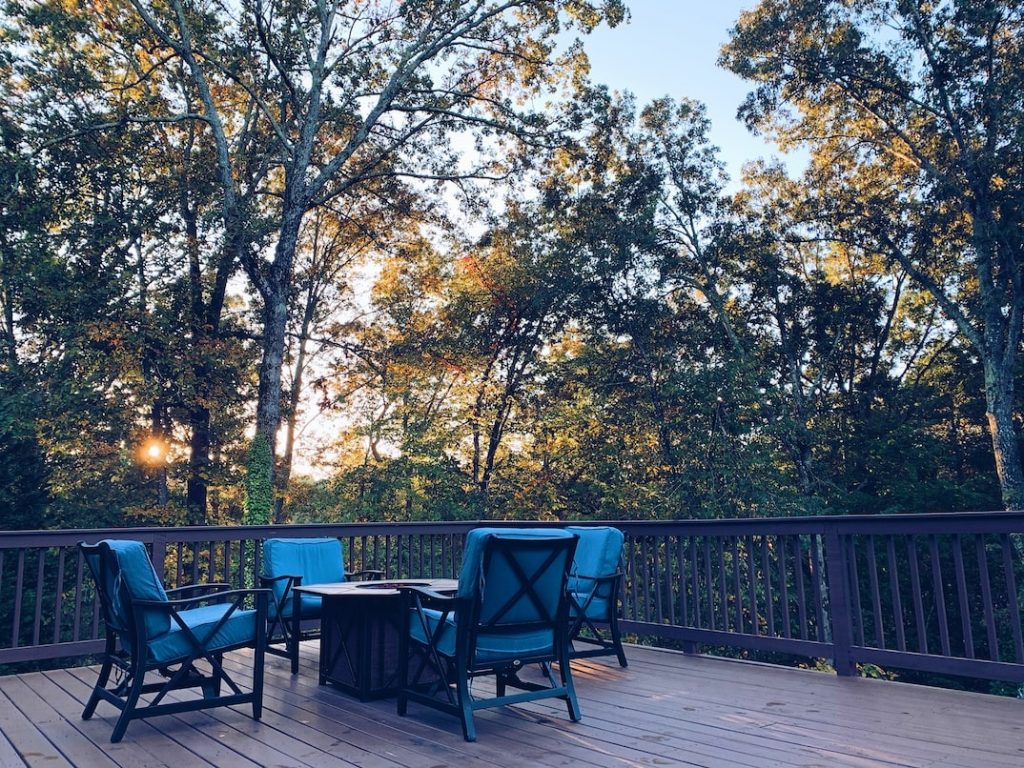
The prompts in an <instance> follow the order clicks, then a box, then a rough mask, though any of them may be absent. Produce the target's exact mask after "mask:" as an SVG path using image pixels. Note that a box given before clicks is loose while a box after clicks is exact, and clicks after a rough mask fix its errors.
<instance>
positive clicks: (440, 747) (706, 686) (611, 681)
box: [0, 643, 1024, 768]
mask: <svg viewBox="0 0 1024 768" xmlns="http://www.w3.org/2000/svg"><path fill="white" fill-rule="evenodd" d="M316 653H317V647H316V644H315V643H312V644H307V647H305V648H304V650H303V668H302V671H301V673H300V674H299V675H298V676H297V677H292V676H291V675H290V674H289V673H288V670H287V662H286V661H285V660H284V659H279V658H275V657H268V661H267V679H266V686H267V687H266V691H265V700H264V715H263V721H262V722H260V723H256V722H254V721H253V720H251V719H250V718H249V717H248V714H247V713H248V708H246V709H225V708H221V709H214V710H210V711H208V712H206V713H189V714H185V715H179V716H168V717H162V718H157V719H153V720H149V721H137V722H135V723H132V725H131V726H130V727H129V728H128V734H127V736H126V737H125V740H124V741H123V742H122V743H120V744H110V743H109V741H108V739H109V737H110V731H111V728H112V726H113V714H114V710H113V708H112V707H110V706H109V705H104V704H100V706H99V709H98V711H97V714H96V716H95V717H94V718H93V719H92V720H90V721H89V722H83V721H82V720H81V719H80V713H81V709H82V704H83V702H84V700H85V698H86V696H87V694H88V692H89V688H90V685H91V684H92V682H93V681H94V680H95V675H96V672H95V669H94V668H80V669H63V670H56V671H51V672H45V673H32V674H26V675H19V676H11V677H3V678H0V766H3V768H7V766H23V765H30V766H55V767H57V766H69V765H70V766H90V767H91V766H98V767H100V768H102V767H103V766H124V767H125V768H148V767H149V766H153V767H154V768H156V767H161V766H171V767H172V768H192V766H209V765H212V766H218V767H221V766H224V767H234V766H239V767H246V768H251V767H252V766H314V767H316V768H319V767H320V766H325V767H326V768H342V767H343V766H368V767H371V766H372V767H375V768H376V767H379V766H410V767H413V766H423V767H424V768H428V767H429V768H435V767H439V766H449V765H450V766H459V767H460V768H462V767H463V766H465V768H475V767H480V768H483V767H484V766H517V768H518V767H521V768H526V767H527V766H535V765H537V766H668V765H681V766H723V767H724V768H733V767H738V766H744V767H750V768H767V767H769V766H780V767H785V766H829V767H831V766H934V767H935V768H958V767H959V768H967V767H968V766H971V767H977V768H1020V766H1022V765H1024V701H1018V700H1013V699H1006V698H999V697H995V696H984V695H978V694H970V693H961V692H956V691H946V690H939V689H934V688H924V687H918V686H912V685H904V684H900V683H889V682H881V681H875V680H863V679H840V678H837V677H834V676H831V675H827V674H823V673H819V672H810V671H802V670H793V669H784V668H779V667H770V666H765V665H760V664H751V663H745V662H736V661H726V660H719V659H712V658H708V657H691V656H684V655H681V654H677V653H673V652H669V651H660V650H655V649H648V648H629V649H628V656H629V659H630V667H629V669H626V670H621V669H619V667H618V666H616V665H615V663H614V661H609V662H604V661H603V660H601V661H594V662H580V663H577V664H575V665H574V670H575V674H576V684H577V690H578V694H579V699H580V706H581V708H582V710H583V721H582V722H580V723H575V724H574V723H570V722H569V720H568V718H567V717H566V713H565V707H564V705H562V703H561V702H559V701H554V702H541V703H536V704H530V705H521V706H517V707H505V708H501V709H495V710H488V711H486V712H483V713H480V714H479V715H478V718H477V729H478V732H479V741H478V742H477V743H475V744H467V743H465V742H464V741H463V740H462V737H461V733H460V730H459V725H458V722H457V721H456V720H455V719H454V718H449V717H446V716H444V715H442V714H440V713H438V712H435V711H433V710H429V709H425V708H423V707H419V706H416V705H415V704H410V707H409V717H406V718H400V717H398V716H397V715H396V714H395V709H394V702H393V701H380V702H374V703H368V704H363V703H360V702H359V701H357V700H355V699H353V698H351V697H349V696H347V695H345V694H343V693H340V692H339V691H337V690H335V689H333V688H321V687H320V686H318V685H317V684H316V669H315V663H316ZM230 664H231V666H232V668H234V669H235V670H237V671H241V672H244V671H245V669H246V668H247V666H248V664H249V659H248V658H247V657H246V656H244V655H240V654H239V655H236V656H234V657H233V658H232V659H231V660H230Z"/></svg>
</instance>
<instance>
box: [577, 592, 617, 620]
mask: <svg viewBox="0 0 1024 768" xmlns="http://www.w3.org/2000/svg"><path fill="white" fill-rule="evenodd" d="M588 599H590V594H589V593H586V592H573V593H572V600H571V601H570V602H569V611H570V612H571V614H572V615H573V616H574V617H575V616H578V615H579V608H577V607H576V606H581V607H583V609H584V611H583V615H584V616H586V617H587V618H588V619H590V620H591V621H609V620H610V615H609V613H608V608H609V606H610V605H611V601H609V599H608V598H607V597H594V598H593V599H592V600H590V603H589V604H588V603H587V600H588Z"/></svg>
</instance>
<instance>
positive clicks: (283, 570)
mask: <svg viewBox="0 0 1024 768" xmlns="http://www.w3.org/2000/svg"><path fill="white" fill-rule="evenodd" d="M263 572H264V574H266V575H267V576H270V577H274V576H301V577H302V586H304V587H306V586H309V585H310V584H336V583H338V582H340V581H344V580H345V557H344V551H343V549H342V546H341V542H340V541H339V540H338V539H334V538H324V539H267V540H266V541H264V542H263ZM285 587H286V583H285V582H284V581H275V582H274V583H273V585H272V589H273V590H274V602H279V601H280V600H281V598H282V597H283V596H284V590H285ZM289 610H290V609H289Z"/></svg>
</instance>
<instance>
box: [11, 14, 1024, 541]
mask: <svg viewBox="0 0 1024 768" xmlns="http://www.w3.org/2000/svg"><path fill="white" fill-rule="evenodd" d="M2 8H3V12H2V13H3V15H2V17H0V81H2V86H0V309H2V330H0V521H2V524H0V525H2V527H3V528H8V529H11V528H54V527H99V526H110V525H125V524H162V525H166V524H177V523H191V524H206V523H230V522H251V523H252V522H264V521H267V520H276V521H344V520H437V519H483V518H488V517H493V518H512V517H519V518H537V519H580V518H594V519H646V518H693V517H747V516H784V515H807V514H811V515H813V514H845V513H883V512H915V511H953V510H967V509H996V508H1021V507H1022V506H1024V498H1022V496H1024V474H1022V470H1021V459H1020V448H1019V428H1020V419H1021V408H1020V397H1019V394H1018V386H1017V385H1018V381H1019V379H1020V375H1021V372H1020V370H1019V369H1020V365H1019V361H1018V352H1019V349H1020V343H1021V339H1020V336H1021V325H1022V318H1024V275H1022V273H1021V269H1022V263H1024V254H1022V242H1024V221H1022V216H1024V213H1022V200H1024V189H1022V184H1024V173H1022V167H1021V166H1022V163H1021V160H1022V158H1021V156H1022V152H1024V98H1022V93H1024V91H1022V88H1021V85H1022V83H1021V78H1022V77H1024V56H1022V50H1021V46H1022V44H1024V30H1022V28H1021V27H1022V15H1024V10H1022V4H1021V3H1019V2H1011V1H1010V0H984V1H982V0H978V1H976V2H969V3H961V2H942V1H941V0H940V2H932V3H923V2H910V1H907V0H858V1H857V2H837V1H829V0H762V2H760V3H759V4H757V5H756V6H754V7H753V9H752V10H751V11H749V12H746V13H744V14H743V15H742V16H740V17H739V19H738V20H737V23H736V26H735V27H734V28H733V30H732V31H731V32H730V33H729V35H728V39H726V40H725V41H724V47H723V49H722V54H721V60H720V63H721V65H722V66H723V67H726V68H728V69H730V70H731V71H733V72H735V73H737V74H739V75H741V76H742V77H744V78H745V79H746V80H747V81H748V83H749V87H750V91H751V94H750V96H749V97H748V99H747V100H746V101H745V102H744V103H743V105H742V106H741V107H740V115H741V117H742V118H743V119H744V120H745V121H746V123H747V124H748V126H749V127H750V129H751V130H753V131H757V132H758V133H759V135H761V136H762V137H765V138H766V139H767V140H770V141H773V142H775V143H776V144H777V145H778V146H779V147H780V148H783V149H794V148H796V149H800V150H802V151H804V152H806V153H807V156H808V158H809V161H808V164H807V168H806V169H805V170H801V171H799V172H794V171H793V170H791V169H789V168H787V167H786V166H785V165H784V164H782V163H781V162H775V161H761V162H755V163H751V164H749V165H747V166H746V167H745V168H744V170H743V174H742V178H740V179H738V180H736V181H733V182H729V180H728V179H727V178H726V175H725V172H724V166H723V163H722V161H721V159H720V156H719V153H718V150H717V148H716V147H714V146H713V145H712V143H711V141H710V138H709V133H710V124H709V121H708V119H707V116H706V111H705V109H704V107H703V106H702V105H701V104H699V103H697V102H695V101H692V100H688V99H686V98H685V97H684V96H677V97H676V98H674V99H670V98H667V97H666V98H663V99H657V100H654V101H652V102H648V103H644V104H639V103H636V101H635V99H634V98H633V97H632V96H630V95H629V94H628V93H622V92H615V91H611V90H610V89H608V88H607V87H604V86H602V85H600V84H599V83H593V82H591V81H590V80H589V78H588V62H587V58H586V53H585V50H586V46H585V38H586V33H588V32H590V31H592V30H594V29H595V28H597V27H598V26H600V25H604V26H609V27H612V28H613V29H612V32H611V33H614V28H616V27H618V26H619V25H621V24H622V23H623V22H625V21H626V20H627V18H628V10H627V9H626V8H625V7H624V6H623V5H622V4H621V3H620V2H618V1H617V0H603V1H601V2H598V1H597V0H595V1H593V2H590V1H587V0H543V1H542V0H472V2H457V1H454V0H406V2H397V0H391V1H390V2H388V1H386V0H316V1H315V2H310V3H294V2H290V0H233V1H232V2H226V3H225V2H219V1H217V0H159V1H155V2H149V1H148V0H45V1H44V2H22V1H21V0H6V2H4V4H3V6H2ZM611 33H609V34H611ZM577 37H581V38H582V39H583V40H584V42H582V43H581V42H579V41H577V39H576V38H577ZM310 424H312V425H313V426H310ZM318 424H323V425H326V426H320V427H318V426H316V425H318Z"/></svg>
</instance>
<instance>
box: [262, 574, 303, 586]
mask: <svg viewBox="0 0 1024 768" xmlns="http://www.w3.org/2000/svg"><path fill="white" fill-rule="evenodd" d="M282 579H289V580H291V581H292V582H293V583H295V584H298V583H299V582H301V581H302V577H301V576H292V575H290V574H287V573H282V574H281V575H280V576H260V586H261V587H266V586H268V585H270V584H273V583H274V582H275V581H281V580H282Z"/></svg>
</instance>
